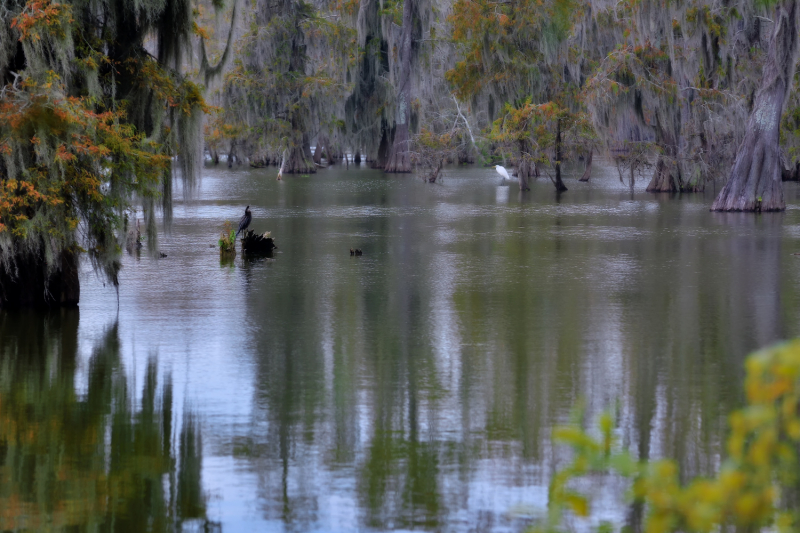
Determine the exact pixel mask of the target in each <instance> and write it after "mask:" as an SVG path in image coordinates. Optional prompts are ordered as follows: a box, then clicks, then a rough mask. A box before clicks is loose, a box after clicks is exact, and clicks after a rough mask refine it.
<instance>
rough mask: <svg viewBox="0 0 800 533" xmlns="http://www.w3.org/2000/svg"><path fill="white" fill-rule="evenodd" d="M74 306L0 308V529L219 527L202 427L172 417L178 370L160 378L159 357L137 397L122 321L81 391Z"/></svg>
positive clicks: (98, 352) (92, 362) (94, 357)
mask: <svg viewBox="0 0 800 533" xmlns="http://www.w3.org/2000/svg"><path fill="white" fill-rule="evenodd" d="M78 313H79V312H78V310H77V309H74V310H60V311H54V312H50V313H46V314H36V313H33V312H15V313H8V312H3V313H0V530H45V529H47V530H66V529H70V530H80V531H84V530H85V531H172V530H182V529H184V528H202V529H206V530H207V529H209V528H210V527H213V526H214V524H211V523H209V522H208V520H207V519H206V501H205V500H206V498H205V495H204V493H203V490H202V484H201V477H200V468H201V462H202V456H201V449H202V447H201V435H200V428H199V426H198V424H197V422H196V419H195V417H194V416H193V415H192V414H191V413H188V412H187V413H186V414H184V415H183V416H182V423H181V424H180V428H179V429H177V430H176V428H174V427H173V426H174V420H173V394H172V381H171V378H170V377H169V376H166V377H165V378H164V379H163V383H162V384H161V386H160V387H159V385H158V379H157V378H158V371H157V367H156V363H155V360H153V359H151V360H150V361H149V363H148V365H147V369H146V372H145V380H144V384H143V387H142V391H141V400H140V401H139V402H138V405H137V402H136V401H135V399H134V394H135V391H132V390H131V386H130V383H129V378H128V377H127V376H126V375H125V372H124V368H123V366H122V364H121V363H120V342H119V336H118V327H117V324H116V323H115V324H114V325H113V326H111V327H110V328H109V329H108V330H107V331H106V332H105V333H104V334H103V336H102V338H101V340H100V341H99V342H98V343H97V345H96V346H95V347H94V349H93V351H92V354H91V357H90V358H89V360H88V372H87V375H88V377H87V388H86V392H85V393H82V394H81V393H78V392H77V391H76V389H75V377H76V370H77V361H76V354H77V347H78V343H77V337H78V317H79V314H78ZM176 431H177V432H178V438H177V442H176V439H175V432H176ZM176 447H177V450H176Z"/></svg>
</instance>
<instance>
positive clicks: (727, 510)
mask: <svg viewBox="0 0 800 533" xmlns="http://www.w3.org/2000/svg"><path fill="white" fill-rule="evenodd" d="M746 368H747V379H746V387H747V392H748V401H749V405H747V406H746V407H745V408H743V409H740V410H738V411H736V412H734V413H732V414H731V416H730V417H729V423H730V436H729V438H728V441H727V447H728V454H729V459H728V461H726V462H725V463H724V464H723V466H722V468H721V470H720V472H719V474H718V475H717V476H716V477H714V478H710V479H702V478H700V479H695V480H692V481H691V482H689V483H688V484H686V485H681V484H680V482H679V472H678V467H677V464H676V463H675V462H674V461H672V460H668V459H664V460H659V461H653V462H650V463H649V464H647V465H646V467H645V468H643V467H638V468H637V467H634V466H632V465H634V464H635V458H633V457H631V456H630V455H629V454H628V453H627V452H624V451H622V452H620V451H617V450H615V444H614V443H613V442H612V443H611V444H610V445H608V446H607V445H606V443H607V442H609V441H610V440H611V438H610V435H611V434H612V426H613V418H612V417H611V416H610V414H608V413H606V414H604V415H603V416H601V417H600V421H599V426H600V433H601V437H600V439H594V438H592V437H591V436H590V435H589V434H588V433H586V432H585V431H584V430H582V429H581V428H579V427H575V426H573V427H566V428H558V429H557V430H555V431H554V437H555V438H557V439H558V440H561V441H562V442H568V443H570V444H571V446H572V448H573V450H574V451H575V459H574V460H573V463H572V464H571V465H570V466H568V467H567V468H565V469H564V470H562V471H560V472H558V473H557V474H556V475H555V476H554V477H553V481H552V483H551V506H554V508H556V509H559V508H560V506H564V507H566V508H569V509H571V510H573V512H575V513H576V514H580V512H583V511H584V510H588V505H589V502H588V500H586V502H585V503H586V507H584V502H583V501H582V500H581V499H580V498H581V495H578V494H574V493H572V492H570V491H569V490H568V489H567V487H568V486H569V484H570V481H571V480H572V479H574V478H575V477H577V476H580V475H583V474H585V473H591V472H596V471H602V470H607V469H611V470H613V471H615V472H616V473H617V474H618V475H622V476H625V477H628V478H631V480H632V486H631V496H632V497H633V499H634V500H635V501H638V502H642V503H645V504H646V506H647V508H648V509H649V515H648V517H647V521H646V527H645V530H646V532H647V533H671V532H678V531H680V532H684V531H687V532H688V531H693V532H704V533H706V532H707V533H710V532H714V531H719V530H720V528H722V529H725V528H726V527H728V526H733V527H734V528H737V527H738V528H744V529H749V530H758V529H759V528H762V527H764V526H765V525H768V524H774V525H775V526H776V527H777V530H778V531H781V532H784V531H794V530H795V529H794V528H795V527H796V524H795V522H794V521H795V517H794V516H793V514H792V513H785V512H777V510H776V508H775V507H776V505H777V502H778V500H779V495H780V494H781V491H782V490H783V489H784V488H790V489H792V490H793V487H795V485H796V483H797V479H798V477H800V465H799V464H798V451H797V441H798V440H800V413H799V412H798V407H800V402H799V400H800V340H795V341H792V342H789V343H785V344H783V345H779V346H777V347H774V348H770V349H767V350H764V351H761V352H759V353H757V354H754V355H751V356H750V357H749V358H748V360H747V362H746ZM607 449H609V450H610V453H607V451H606V450H607ZM587 512H588V511H587Z"/></svg>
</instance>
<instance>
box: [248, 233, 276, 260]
mask: <svg viewBox="0 0 800 533" xmlns="http://www.w3.org/2000/svg"><path fill="white" fill-rule="evenodd" d="M275 248H277V246H275V241H274V240H272V237H270V236H269V232H266V233H264V234H263V235H256V232H254V231H253V230H247V231H246V232H245V234H244V237H242V252H243V253H245V254H265V255H271V254H272V250H274V249H275Z"/></svg>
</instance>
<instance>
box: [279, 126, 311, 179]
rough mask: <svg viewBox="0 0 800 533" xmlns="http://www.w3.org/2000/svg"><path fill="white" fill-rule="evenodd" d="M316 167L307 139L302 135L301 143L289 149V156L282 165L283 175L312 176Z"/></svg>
mask: <svg viewBox="0 0 800 533" xmlns="http://www.w3.org/2000/svg"><path fill="white" fill-rule="evenodd" d="M316 171H317V167H316V165H315V164H314V161H313V159H312V157H311V149H310V148H309V144H308V139H307V136H306V135H305V134H303V141H302V143H300V144H299V145H295V146H293V147H291V148H289V155H288V157H287V158H286V162H285V163H284V165H283V173H284V174H313V173H314V172H316Z"/></svg>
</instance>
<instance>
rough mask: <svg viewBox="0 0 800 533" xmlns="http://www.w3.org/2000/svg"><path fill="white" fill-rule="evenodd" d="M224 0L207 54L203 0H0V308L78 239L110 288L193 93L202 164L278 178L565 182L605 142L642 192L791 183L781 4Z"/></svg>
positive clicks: (764, 0)
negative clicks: (500, 174)
mask: <svg viewBox="0 0 800 533" xmlns="http://www.w3.org/2000/svg"><path fill="white" fill-rule="evenodd" d="M240 3H241V2H240V0H229V1H228V2H227V4H228V5H229V7H231V8H232V16H231V20H230V21H228V22H226V23H229V30H228V31H227V32H226V33H225V34H222V35H218V36H216V44H217V45H221V44H222V43H225V44H224V52H220V50H221V49H222V48H220V46H217V47H216V52H217V53H215V48H214V47H213V46H212V47H211V48H209V50H210V52H207V49H206V41H213V40H214V39H215V38H214V37H210V36H209V32H208V31H207V29H206V28H204V27H202V25H200V24H199V22H202V21H203V20H204V19H203V17H204V15H203V13H204V11H206V10H211V9H213V10H215V12H216V10H218V9H219V8H221V7H222V6H223V2H220V1H218V0H60V1H59V0H28V1H24V0H6V1H5V2H4V3H3V5H2V6H1V7H0V77H2V92H0V289H1V291H0V303H2V302H7V301H10V300H13V299H14V298H15V296H14V294H16V293H19V292H20V291H19V290H18V289H19V288H20V287H34V289H35V290H34V291H33V292H34V293H41V294H42V295H44V296H42V298H44V299H45V300H46V299H47V298H50V299H52V300H56V301H59V300H60V301H62V303H63V302H66V301H73V300H75V301H76V299H77V298H76V297H73V296H70V294H68V293H69V288H68V287H67V288H64V287H60V288H59V286H57V284H56V285H52V284H51V283H50V281H51V280H52V279H53V276H54V275H56V277H58V276H57V274H58V273H59V272H60V273H62V274H63V273H64V272H73V271H76V264H77V263H76V261H75V256H76V254H77V253H78V252H80V251H86V252H88V254H87V255H88V257H90V258H91V259H92V261H93V262H94V264H95V267H96V268H97V269H99V270H100V271H102V272H103V273H104V274H105V275H106V276H107V277H108V279H109V280H110V281H112V282H113V283H116V282H117V271H118V269H119V261H118V253H119V248H120V246H119V243H120V242H121V240H122V239H123V237H124V235H123V234H124V227H125V222H126V215H128V216H130V215H131V214H132V213H133V210H134V209H136V208H138V207H141V208H143V211H144V216H145V219H146V225H147V228H148V233H149V239H148V242H149V243H150V244H153V243H155V234H156V231H155V220H156V218H155V216H156V215H155V213H156V210H157V209H158V208H160V209H161V210H162V211H163V214H164V219H165V221H166V222H167V223H168V221H169V216H170V204H171V180H172V177H173V176H174V174H175V173H174V172H173V169H172V166H173V156H175V155H178V156H179V161H180V162H181V163H180V165H179V166H180V174H181V175H182V176H183V178H184V180H186V181H185V185H187V186H186V187H185V188H184V189H185V190H189V191H191V183H192V178H193V177H194V176H195V175H197V174H198V171H199V162H200V158H199V154H200V148H201V144H200V142H199V136H200V133H201V130H202V127H201V126H202V121H203V116H204V113H205V112H208V111H210V109H209V108H208V107H207V106H206V103H205V98H206V97H208V98H209V101H211V102H213V103H214V104H216V106H217V107H216V108H215V111H214V112H213V113H212V116H211V117H210V119H209V120H208V121H207V124H206V128H205V130H204V133H205V135H206V148H207V149H208V151H209V153H210V154H211V155H212V158H213V159H215V160H218V153H219V152H222V153H225V152H226V151H227V153H228V154H229V164H230V161H232V160H233V159H237V160H239V161H242V160H245V161H250V162H251V163H253V164H254V165H258V166H263V165H266V164H270V163H271V164H278V163H280V164H281V165H282V166H283V170H284V172H285V173H292V172H295V173H305V172H313V171H314V170H315V168H316V167H317V166H318V165H319V164H320V162H321V156H322V154H323V150H324V153H325V154H326V158H327V160H328V163H329V164H330V163H333V162H335V161H336V160H337V159H341V157H342V154H343V152H345V151H350V152H351V153H352V154H353V156H354V159H360V157H361V154H362V153H363V154H364V155H365V156H366V159H367V161H368V162H370V163H371V164H372V165H373V166H374V167H378V168H383V169H384V170H386V171H388V172H406V171H408V170H410V167H411V165H412V163H416V164H417V165H420V164H421V165H422V166H425V165H427V166H428V167H430V168H431V169H433V170H432V171H431V173H430V174H428V176H429V177H428V179H429V180H435V179H436V175H437V174H438V172H439V170H440V169H441V166H442V162H443V161H445V160H446V159H450V160H454V161H455V160H458V161H460V162H465V161H482V162H484V163H489V162H493V161H499V160H502V161H504V162H506V163H507V164H509V165H513V166H515V167H516V171H517V173H518V174H519V176H520V187H521V188H522V189H526V188H527V185H528V179H529V178H533V177H535V176H538V175H539V171H540V170H541V171H542V173H543V174H546V175H548V176H550V177H551V179H552V180H553V183H554V184H555V186H556V188H557V189H558V190H560V191H564V190H566V186H565V185H564V183H563V181H562V179H561V173H560V170H561V164H562V162H563V161H566V160H569V159H571V158H572V159H574V158H576V157H577V156H585V155H588V161H591V154H592V153H593V152H594V151H604V152H605V153H606V154H607V155H608V156H609V157H610V159H611V160H612V161H613V162H614V163H616V164H617V166H618V168H619V169H620V179H622V177H623V174H622V171H621V169H622V167H623V166H624V167H626V168H628V169H629V170H630V185H631V186H633V180H634V174H635V171H636V170H638V171H639V172H641V171H642V170H643V169H645V168H648V167H654V169H655V170H654V172H653V175H652V179H651V181H650V185H649V186H648V190H650V191H653V192H658V191H682V192H693V191H700V190H703V188H704V187H705V184H706V183H707V182H709V181H710V180H726V179H727V183H728V186H726V187H725V188H724V198H723V197H722V196H721V197H720V199H719V200H718V202H716V203H715V204H714V208H715V209H725V210H730V209H733V210H742V209H743V210H762V209H765V210H771V209H782V208H783V205H784V203H783V193H782V186H781V184H780V178H781V176H782V175H785V174H786V173H787V172H788V170H787V168H782V167H781V165H782V164H783V167H788V166H790V165H794V166H795V167H794V168H796V170H795V176H800V159H798V157H799V156H798V154H800V150H799V149H798V148H797V145H800V141H798V139H800V137H798V135H797V130H798V128H797V127H796V122H797V120H796V117H797V116H800V112H798V108H800V98H798V96H797V91H796V89H795V88H794V87H793V85H794V83H793V82H794V76H795V62H796V59H797V57H796V56H797V50H798V39H797V27H798V17H800V8H798V0H760V1H756V2H753V1H752V0H689V1H683V0H681V1H678V0H669V1H666V2H664V1H661V0H625V1H621V2H619V1H609V0H535V1H534V0H513V1H500V2H498V1H495V0H491V1H490V0H424V1H423V0H402V1H401V0H311V1H305V0H304V1H298V0H280V1H277V2H271V1H262V0H255V1H251V2H246V3H241V5H240ZM237 6H238V7H237ZM245 7H246V8H247V9H244V8H245ZM237 9H238V10H239V11H241V10H244V11H245V13H244V17H243V18H242V20H243V21H244V23H243V24H242V23H239V22H237V20H238V19H237ZM237 28H238V29H237ZM234 34H236V35H239V36H240V39H238V40H236V39H234ZM193 40H194V42H196V43H199V44H200V46H199V47H196V46H195V47H194V50H193V45H192V42H193ZM234 49H235V50H236V57H235V62H233V66H232V68H229V69H224V67H225V65H228V64H230V61H229V59H233V57H232V56H233V53H232V50H234ZM212 60H218V63H217V65H216V66H213V67H212V66H210V63H211V62H212ZM222 75H224V83H223V84H219V86H218V87H213V85H214V80H215V79H222ZM192 80H197V82H193V81H192ZM312 145H316V147H317V150H316V153H315V154H314V155H313V157H312V153H311V146H312ZM506 160H508V161H506ZM550 170H552V171H553V172H552V173H551V172H550ZM589 170H590V168H587V171H586V173H585V176H584V178H585V179H589V175H590V173H589ZM32 273H34V274H35V275H34V274H32ZM26 276H28V278H30V279H28V278H26ZM62 277H63V276H62ZM73 277H74V276H73ZM75 279H77V278H75ZM35 280H39V281H35ZM15 291H16V293H15ZM28 292H31V291H28ZM12 293H14V294H12ZM36 299H41V298H39V297H38V296H37V297H36V298H34V300H36Z"/></svg>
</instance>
